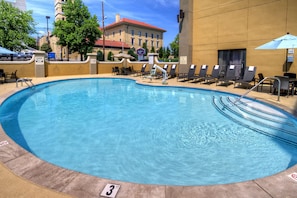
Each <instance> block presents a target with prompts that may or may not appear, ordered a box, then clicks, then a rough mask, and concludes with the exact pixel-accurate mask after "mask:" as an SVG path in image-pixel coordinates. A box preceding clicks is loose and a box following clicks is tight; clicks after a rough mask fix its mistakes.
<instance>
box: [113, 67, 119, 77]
mask: <svg viewBox="0 0 297 198" xmlns="http://www.w3.org/2000/svg"><path fill="white" fill-rule="evenodd" d="M112 74H113V75H118V74H120V68H119V67H117V66H116V67H113V68H112Z"/></svg>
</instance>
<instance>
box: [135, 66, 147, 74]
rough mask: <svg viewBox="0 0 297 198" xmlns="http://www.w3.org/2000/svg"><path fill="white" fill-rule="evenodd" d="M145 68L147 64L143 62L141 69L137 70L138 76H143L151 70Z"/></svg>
mask: <svg viewBox="0 0 297 198" xmlns="http://www.w3.org/2000/svg"><path fill="white" fill-rule="evenodd" d="M145 69H146V64H143V65H142V67H141V70H140V71H136V72H135V74H136V76H143V75H146V74H148V73H149V72H147V71H145Z"/></svg>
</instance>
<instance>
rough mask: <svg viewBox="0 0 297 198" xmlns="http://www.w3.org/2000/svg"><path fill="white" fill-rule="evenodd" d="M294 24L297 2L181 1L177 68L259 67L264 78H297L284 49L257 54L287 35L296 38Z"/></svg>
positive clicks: (295, 69) (276, 0) (291, 0)
mask: <svg viewBox="0 0 297 198" xmlns="http://www.w3.org/2000/svg"><path fill="white" fill-rule="evenodd" d="M296 19H297V1H296V0H212V1H209V0H180V13H179V25H180V34H179V39H180V40H179V42H180V43H179V45H180V46H179V49H180V51H179V54H180V64H181V65H180V68H181V70H184V71H188V67H189V65H190V64H192V63H193V64H196V65H202V64H208V65H209V66H212V65H214V64H220V65H223V66H226V65H230V64H235V65H241V66H242V67H245V66H249V65H254V66H257V73H260V72H261V73H263V74H264V75H265V76H274V75H282V74H283V73H284V72H286V71H288V72H292V73H297V63H296V61H297V60H296V58H295V59H294V58H293V62H291V63H288V64H286V50H255V48H256V47H258V46H260V45H262V44H264V43H267V42H269V41H271V40H273V39H275V38H277V37H280V36H283V35H285V34H286V33H287V32H290V33H291V34H293V35H297V20H296ZM295 53H297V50H296V49H295V52H294V50H289V56H291V57H292V56H293V57H294V54H295ZM286 66H287V68H286ZM211 68H212V67H211ZM210 72H211V71H209V73H210Z"/></svg>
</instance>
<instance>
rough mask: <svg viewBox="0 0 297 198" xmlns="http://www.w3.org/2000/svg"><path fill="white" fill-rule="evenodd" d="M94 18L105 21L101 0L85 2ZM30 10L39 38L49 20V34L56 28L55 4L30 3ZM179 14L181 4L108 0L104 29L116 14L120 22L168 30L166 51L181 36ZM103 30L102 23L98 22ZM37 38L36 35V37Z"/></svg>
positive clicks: (37, 0) (51, 0)
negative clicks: (137, 23) (129, 20)
mask: <svg viewBox="0 0 297 198" xmlns="http://www.w3.org/2000/svg"><path fill="white" fill-rule="evenodd" d="M83 3H84V4H85V5H86V6H87V7H88V9H89V12H90V13H91V14H92V15H96V16H97V17H98V19H99V20H100V21H101V19H102V0H83ZM26 6H27V10H32V11H33V18H34V21H35V22H36V23H37V25H36V29H37V31H38V32H40V35H39V36H41V35H43V34H45V33H46V27H47V20H46V16H50V17H51V18H50V19H49V20H48V24H49V30H50V31H51V30H52V28H53V22H54V15H55V9H54V0H46V1H40V0H27V1H26ZM178 12H179V0H141V1H140V0H122V1H121V0H105V1H104V16H105V17H106V19H105V21H104V25H105V26H106V25H109V24H111V23H113V22H115V16H116V14H120V16H121V18H129V19H133V20H137V21H142V22H145V23H148V24H150V25H154V26H157V27H159V28H162V29H164V30H166V32H165V33H164V35H163V36H164V46H165V47H167V46H169V44H170V43H171V42H172V41H174V38H175V37H176V35H177V34H178V23H177V20H176V15H177V14H178ZM99 23H100V25H101V26H102V24H101V22H99ZM36 36H37V35H36Z"/></svg>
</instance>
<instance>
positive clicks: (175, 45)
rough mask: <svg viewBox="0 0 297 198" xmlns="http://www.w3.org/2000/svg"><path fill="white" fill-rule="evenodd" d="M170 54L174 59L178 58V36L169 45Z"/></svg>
mask: <svg viewBox="0 0 297 198" xmlns="http://www.w3.org/2000/svg"><path fill="white" fill-rule="evenodd" d="M170 48H171V53H172V55H173V56H174V58H176V57H178V56H179V35H177V36H176V37H175V39H174V41H173V42H172V43H170Z"/></svg>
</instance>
